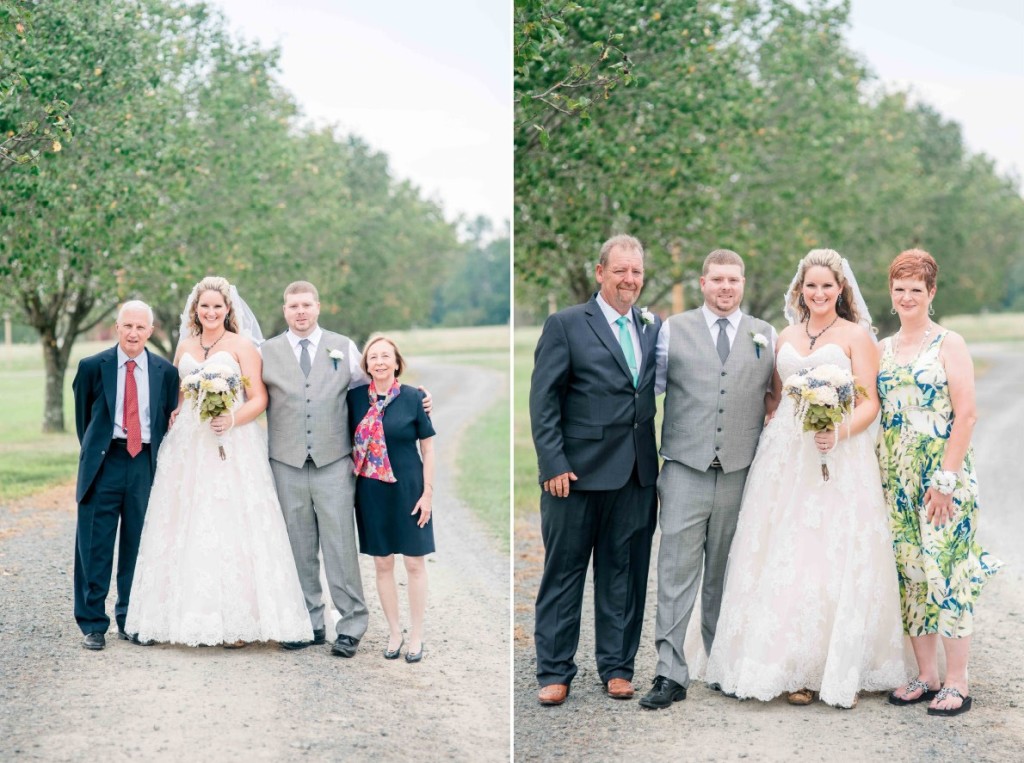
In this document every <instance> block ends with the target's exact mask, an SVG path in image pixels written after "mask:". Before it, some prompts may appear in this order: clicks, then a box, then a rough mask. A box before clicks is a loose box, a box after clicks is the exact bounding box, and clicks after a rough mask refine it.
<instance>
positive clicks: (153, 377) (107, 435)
mask: <svg viewBox="0 0 1024 763" xmlns="http://www.w3.org/2000/svg"><path fill="white" fill-rule="evenodd" d="M145 352H146V355H147V357H148V365H149V414H150V418H149V433H150V448H149V457H150V459H152V467H153V473H154V474H155V473H156V456H157V450H159V448H160V443H161V441H162V440H163V439H164V435H165V434H167V422H168V420H169V419H170V416H171V412H172V411H173V410H174V409H175V408H177V407H178V370H177V369H176V368H175V367H174V366H173V365H172V364H171V363H169V362H167V361H166V360H164V359H163V358H161V357H159V356H158V355H154V354H153V353H151V352H150V351H149V350H146V351H145ZM71 386H72V389H73V390H74V393H75V429H76V430H77V431H78V442H79V443H80V444H81V446H82V452H81V454H80V455H79V459H78V488H77V490H76V494H75V500H76V501H78V502H79V503H81V502H82V500H83V499H84V498H85V496H86V494H87V493H88V492H89V488H90V487H92V484H93V482H94V481H95V479H96V474H97V473H98V472H99V470H100V466H101V465H102V464H103V459H104V458H105V457H106V455H107V451H108V450H109V449H110V440H111V436H112V434H113V432H114V406H115V405H116V401H117V346H116V345H115V346H114V347H111V348H110V349H109V350H104V351H103V352H100V353H97V354H96V355H91V356H89V357H88V358H83V359H82V360H81V362H79V364H78V372H77V373H76V374H75V380H74V382H73V383H72V385H71Z"/></svg>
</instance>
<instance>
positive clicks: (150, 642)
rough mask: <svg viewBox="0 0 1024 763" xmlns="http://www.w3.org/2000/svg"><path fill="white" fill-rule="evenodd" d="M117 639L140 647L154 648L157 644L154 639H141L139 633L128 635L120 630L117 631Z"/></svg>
mask: <svg viewBox="0 0 1024 763" xmlns="http://www.w3.org/2000/svg"><path fill="white" fill-rule="evenodd" d="M117 637H118V638H119V639H121V640H122V641H130V642H131V643H133V644H138V645H139V646H153V644H155V643H156V642H155V641H153V640H152V639H145V640H143V639H140V638H139V634H138V633H126V632H124V631H123V630H121V629H120V628H118V630H117Z"/></svg>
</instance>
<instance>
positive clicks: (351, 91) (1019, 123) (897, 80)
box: [214, 0, 1024, 224]
mask: <svg viewBox="0 0 1024 763" xmlns="http://www.w3.org/2000/svg"><path fill="white" fill-rule="evenodd" d="M214 4H215V5H219V6H220V7H221V8H222V9H223V10H224V12H225V14H226V15H227V17H228V21H229V24H230V26H231V27H232V28H233V29H235V30H236V31H238V32H240V33H241V34H243V35H244V36H245V37H247V38H250V39H252V38H255V39H258V40H259V41H260V42H261V43H263V44H264V45H266V46H271V45H278V46H280V48H281V51H282V55H281V68H282V71H281V74H280V80H281V82H282V84H283V85H284V86H285V87H286V88H287V89H288V90H289V91H290V92H291V93H292V94H293V95H294V96H295V98H296V100H297V101H298V103H299V104H300V106H301V108H302V109H303V111H304V112H305V114H306V115H307V116H308V117H310V118H311V119H313V120H314V121H316V122H318V123H330V124H336V125H338V126H339V127H340V128H341V130H342V131H343V132H346V133H347V132H352V133H355V134H358V135H360V136H361V137H362V138H364V139H365V140H366V141H367V142H368V143H369V144H370V145H371V146H373V147H374V148H376V149H378V150H380V151H383V152H384V153H386V154H387V155H388V157H389V159H390V161H391V168H392V171H393V174H394V175H395V176H396V177H398V178H403V179H406V178H407V179H409V180H411V181H412V182H413V183H415V184H416V185H417V186H419V187H420V188H421V190H422V191H423V192H424V194H426V195H427V196H429V197H431V198H435V199H437V200H439V201H440V202H441V204H442V206H443V207H444V210H445V214H446V216H447V217H448V219H454V217H455V216H456V215H458V214H464V215H466V216H469V217H472V216H475V215H478V214H483V215H486V216H487V217H490V218H491V219H492V220H493V221H494V222H495V223H498V224H500V223H501V222H503V221H504V220H506V219H508V216H509V214H510V210H511V204H512V106H511V100H512V75H511V17H512V0H432V1H430V2H426V1H419V2H417V1H415V0H391V2H386V3H373V2H365V0H289V1H288V2H281V0H214ZM851 21H852V28H851V30H850V31H849V34H848V40H849V43H850V45H851V47H853V49H854V50H856V51H858V52H859V53H861V54H862V55H863V56H864V57H865V58H866V59H867V62H868V65H869V66H870V68H871V69H872V70H874V72H875V73H876V74H877V75H878V76H879V77H880V78H881V80H882V81H883V82H885V83H887V84H891V85H895V86H900V87H909V88H910V89H911V90H912V92H913V93H915V94H916V96H917V97H919V98H920V99H922V100H924V101H926V102H927V103H929V104H931V105H932V106H934V107H935V108H936V109H938V110H939V111H940V112H941V113H942V114H944V115H945V116H946V117H947V118H949V119H952V120H955V121H957V122H958V123H960V125H961V126H962V128H963V133H964V137H965V140H966V143H967V146H968V147H969V148H970V149H971V150H972V151H975V152H978V151H980V152H984V153H986V154H988V155H989V156H991V157H992V158H993V159H995V160H996V163H997V167H998V168H999V170H1000V171H1001V172H1003V173H1008V172H1011V171H1013V172H1016V173H1017V174H1018V175H1024V139H1022V137H1021V135H1022V133H1024V0H852V13H851Z"/></svg>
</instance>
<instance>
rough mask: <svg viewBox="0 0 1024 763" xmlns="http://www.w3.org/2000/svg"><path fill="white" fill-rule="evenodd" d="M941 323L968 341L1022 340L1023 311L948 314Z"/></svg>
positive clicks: (1023, 337) (1023, 331) (1023, 329)
mask: <svg viewBox="0 0 1024 763" xmlns="http://www.w3.org/2000/svg"><path fill="white" fill-rule="evenodd" d="M942 325H943V326H945V327H946V328H948V329H951V330H953V331H955V332H956V333H958V334H960V336H962V337H963V338H964V339H965V340H967V341H968V342H1020V341H1024V313H986V314H985V315H950V316H949V317H947V318H943V319H942Z"/></svg>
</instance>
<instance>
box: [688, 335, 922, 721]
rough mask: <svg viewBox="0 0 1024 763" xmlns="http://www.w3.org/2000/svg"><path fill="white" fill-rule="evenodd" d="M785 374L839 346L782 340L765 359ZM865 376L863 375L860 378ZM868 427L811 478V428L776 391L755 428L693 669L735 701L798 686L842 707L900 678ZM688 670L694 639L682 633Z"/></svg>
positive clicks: (883, 514)
mask: <svg viewBox="0 0 1024 763" xmlns="http://www.w3.org/2000/svg"><path fill="white" fill-rule="evenodd" d="M777 363H778V370H779V375H780V376H781V377H782V379H783V380H785V379H786V378H787V377H788V376H789V375H790V374H793V373H795V372H796V371H798V370H800V369H802V368H807V367H813V366H818V365H823V364H826V363H832V364H834V365H837V366H839V367H841V368H843V369H846V370H850V368H851V364H850V359H849V358H848V357H847V356H846V354H845V353H844V352H843V350H842V348H841V347H839V346H838V345H835V344H825V345H823V346H821V347H819V348H818V349H816V350H814V351H813V352H812V353H811V354H810V355H808V356H806V357H804V356H802V355H800V354H799V353H798V352H797V351H796V349H795V348H794V347H793V346H792V345H789V344H786V345H784V346H783V347H782V348H781V349H780V350H779V353H778V358H777ZM872 381H873V380H872ZM875 431H876V429H875V427H874V426H872V427H869V428H868V430H867V431H865V432H863V433H861V434H859V435H856V436H854V437H852V438H850V439H848V440H843V441H841V442H840V443H839V445H838V446H837V447H836V448H835V450H833V451H832V453H830V454H829V455H828V457H827V458H828V468H829V472H830V479H829V481H828V482H825V481H823V479H822V473H821V461H820V457H819V454H818V451H817V449H816V447H815V445H814V439H813V437H814V435H813V433H811V432H803V431H802V425H801V422H799V421H797V419H796V417H795V415H794V402H793V400H792V399H790V398H789V397H787V396H785V395H783V399H782V402H781V403H780V405H779V408H778V410H777V411H776V414H775V416H774V418H773V419H772V420H771V421H770V422H769V423H768V425H767V426H766V427H765V429H764V431H763V432H762V434H761V439H760V441H759V443H758V447H757V454H756V456H755V458H754V462H753V464H752V465H751V467H750V473H749V475H748V477H747V483H746V488H745V490H744V493H743V503H742V507H741V509H740V515H739V522H738V525H737V529H736V535H735V537H734V539H733V543H732V548H731V550H730V553H729V564H728V568H727V571H726V581H725V591H724V595H723V600H722V609H721V615H720V616H719V620H718V628H717V631H716V635H715V642H714V645H713V647H712V650H711V654H710V656H707V657H706V661H707V664H706V670H705V671H704V677H705V679H706V680H707V681H708V682H709V683H719V684H721V686H722V690H723V691H725V692H728V693H731V694H735V695H737V696H739V697H753V698H756V699H759V700H765V701H767V700H770V699H773V698H774V697H777V696H779V695H780V694H783V693H785V692H791V691H796V690H798V689H802V688H809V689H813V690H815V691H819V692H820V696H821V699H822V700H823V701H824V702H826V703H828V704H831V705H837V706H842V707H849V706H850V705H851V704H852V703H853V701H854V698H855V696H856V694H857V692H858V691H860V690H866V691H878V690H883V689H892V688H894V687H896V686H899V685H900V684H902V683H903V682H904V681H905V679H906V676H907V674H906V668H905V665H904V650H903V626H902V622H901V619H900V599H899V587H898V582H897V576H896V562H895V560H894V557H893V549H892V538H891V536H890V532H889V524H888V514H887V509H886V505H885V500H884V498H883V494H882V484H881V477H880V476H879V469H878V461H877V458H876V456H875V443H874V433H875ZM687 651H690V652H693V651H698V653H697V654H688V655H687V661H688V662H689V663H690V664H691V665H693V666H694V667H695V668H696V671H695V675H699V674H700V670H701V668H703V667H704V665H703V663H704V662H705V655H704V648H703V645H701V644H700V639H699V638H696V639H690V638H688V639H687Z"/></svg>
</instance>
